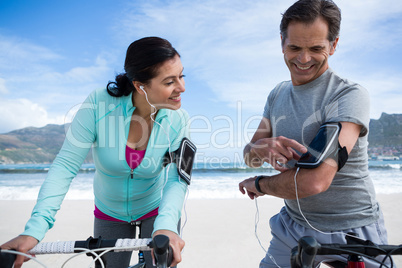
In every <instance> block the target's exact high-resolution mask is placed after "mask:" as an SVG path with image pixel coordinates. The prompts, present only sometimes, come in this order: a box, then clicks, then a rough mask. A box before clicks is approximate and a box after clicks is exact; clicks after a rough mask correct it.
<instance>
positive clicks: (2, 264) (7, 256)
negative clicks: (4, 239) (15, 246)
mask: <svg viewBox="0 0 402 268" xmlns="http://www.w3.org/2000/svg"><path fill="white" fill-rule="evenodd" d="M16 258H17V255H15V254H11V253H6V252H1V249H0V268H12V267H13V265H14V261H15V259H16Z"/></svg>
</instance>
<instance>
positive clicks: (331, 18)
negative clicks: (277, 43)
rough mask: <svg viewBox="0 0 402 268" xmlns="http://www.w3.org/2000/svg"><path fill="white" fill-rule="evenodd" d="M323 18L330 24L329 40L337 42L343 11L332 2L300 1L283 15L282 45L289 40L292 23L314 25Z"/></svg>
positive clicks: (317, 0)
mask: <svg viewBox="0 0 402 268" xmlns="http://www.w3.org/2000/svg"><path fill="white" fill-rule="evenodd" d="M318 17H322V18H323V19H324V20H325V21H326V22H327V23H328V40H329V41H330V42H333V41H335V39H336V38H337V37H338V36H339V31H340V28H341V10H340V9H339V8H338V6H337V5H336V4H335V3H334V2H333V1H332V0H299V1H297V2H296V3H294V4H293V5H292V6H291V7H289V8H288V9H287V10H286V11H285V13H284V14H283V15H282V21H281V26H280V30H281V35H282V45H283V44H284V42H285V40H286V38H287V31H288V26H289V24H290V23H291V22H292V21H296V22H302V23H306V24H309V23H313V22H314V21H315V20H316V19H317V18H318Z"/></svg>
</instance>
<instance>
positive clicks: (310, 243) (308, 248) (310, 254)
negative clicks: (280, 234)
mask: <svg viewBox="0 0 402 268" xmlns="http://www.w3.org/2000/svg"><path fill="white" fill-rule="evenodd" d="M319 247H320V244H319V243H318V242H317V240H315V238H314V237H311V236H305V237H302V238H301V239H300V240H299V254H301V255H300V256H299V258H300V264H301V267H302V268H311V267H313V263H314V259H315V256H316V255H317V251H318V249H319Z"/></svg>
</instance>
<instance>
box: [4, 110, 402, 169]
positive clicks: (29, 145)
mask: <svg viewBox="0 0 402 268" xmlns="http://www.w3.org/2000/svg"><path fill="white" fill-rule="evenodd" d="M67 128H68V125H47V126H45V127H41V128H35V127H27V128H23V129H19V130H14V131H11V132H9V133H6V134H0V164H22V163H51V162H53V160H54V158H55V157H56V155H57V153H58V152H59V150H60V148H61V146H62V145H63V141H64V138H65V133H66V130H67ZM368 140H369V150H370V149H371V150H372V149H373V148H380V149H377V151H376V152H380V154H381V152H385V151H384V149H382V148H392V150H393V151H392V152H393V153H394V154H398V153H399V155H402V114H386V113H383V114H382V115H381V117H380V118H379V119H377V120H374V119H372V120H370V133H369V139H368ZM86 162H92V154H91V152H90V153H89V154H88V157H87V158H86Z"/></svg>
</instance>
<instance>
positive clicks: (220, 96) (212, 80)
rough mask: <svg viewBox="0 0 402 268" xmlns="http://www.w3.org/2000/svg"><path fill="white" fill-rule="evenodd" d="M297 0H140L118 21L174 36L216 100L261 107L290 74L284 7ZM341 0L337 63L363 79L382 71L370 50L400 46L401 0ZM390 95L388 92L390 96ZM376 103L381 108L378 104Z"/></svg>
mask: <svg viewBox="0 0 402 268" xmlns="http://www.w3.org/2000/svg"><path fill="white" fill-rule="evenodd" d="M293 2H294V1H293V0H288V1H262V0H260V1H258V0H257V1H253V3H252V4H250V3H248V2H244V1H225V0H221V1H204V2H200V1H196V2H191V4H189V3H188V2H185V1H169V2H168V3H165V2H159V1H150V2H147V3H146V4H143V5H138V3H136V6H135V7H133V8H132V12H129V13H130V14H132V16H126V17H124V19H123V21H122V22H121V23H119V27H122V28H124V29H126V33H128V34H127V35H125V37H126V38H133V37H135V38H134V39H136V38H139V37H142V36H147V35H158V36H162V37H165V38H167V39H168V40H170V41H171V42H172V43H173V45H175V46H176V48H178V50H179V52H180V53H181V54H182V58H183V64H184V66H185V69H186V71H188V70H189V69H190V71H191V74H192V75H196V76H197V79H198V80H200V81H204V82H205V83H206V84H207V85H208V87H209V88H210V90H211V91H213V92H214V94H215V96H216V98H217V100H216V101H217V102H219V103H224V104H226V105H227V106H229V107H234V106H235V105H236V102H237V101H239V100H241V101H243V104H244V105H243V107H244V108H245V109H248V110H250V111H252V112H260V111H261V110H262V107H261V106H262V105H263V103H264V102H265V99H266V96H267V94H268V93H269V91H270V90H271V89H272V88H273V87H274V86H275V85H276V84H277V83H279V82H280V81H283V80H289V79H290V77H289V72H288V70H287V67H286V66H285V64H284V62H283V58H282V57H283V56H282V53H281V47H280V37H279V23H280V19H281V13H283V12H284V11H285V10H286V8H288V7H289V6H290V5H291V4H292V3H293ZM336 3H337V4H338V5H339V7H340V8H341V9H342V15H343V20H342V25H341V41H340V46H339V48H338V51H337V53H335V55H334V56H333V58H331V60H330V63H331V62H334V63H335V64H334V65H333V66H335V67H340V72H339V73H340V74H342V73H345V75H346V76H347V77H348V78H349V76H351V77H359V78H363V79H362V80H355V81H356V82H364V81H366V77H364V76H362V75H361V73H364V74H365V75H367V77H376V75H377V73H378V67H377V66H376V64H372V63H371V64H370V65H369V64H367V63H368V62H369V61H370V59H369V57H370V56H373V55H374V54H373V52H374V53H376V54H377V55H376V56H377V57H381V55H382V54H386V53H387V49H389V48H390V47H394V48H395V47H399V46H400V43H401V41H402V39H401V38H400V36H402V35H401V34H400V32H401V31H402V27H401V20H400V19H399V18H400V14H401V12H402V4H401V3H399V2H397V1H394V0H384V1H380V0H371V1H367V0H364V1H363V0H358V1H349V0H339V1H336ZM126 14H127V13H126ZM126 41H127V40H126ZM130 41H131V40H130ZM127 43H128V42H127ZM395 61H397V60H396V59H395ZM396 64H399V63H398V62H395V63H393V62H389V63H388V66H381V67H382V68H383V69H388V68H393V66H394V65H396ZM330 66H332V64H330ZM335 71H337V69H336V68H335ZM399 75H400V73H399ZM387 78H388V77H387V76H384V77H381V79H385V80H387ZM378 79H380V78H379V77H378ZM391 80H394V79H391ZM391 83H392V82H391ZM396 85H397V84H394V83H392V85H389V86H390V88H394V87H395V86H396ZM370 91H372V90H370ZM387 96H388V95H387V94H384V95H382V98H383V99H384V102H386V100H388V97H387ZM374 108H375V109H376V110H377V109H378V108H380V107H379V106H377V104H374ZM376 113H378V112H375V114H376Z"/></svg>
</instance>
